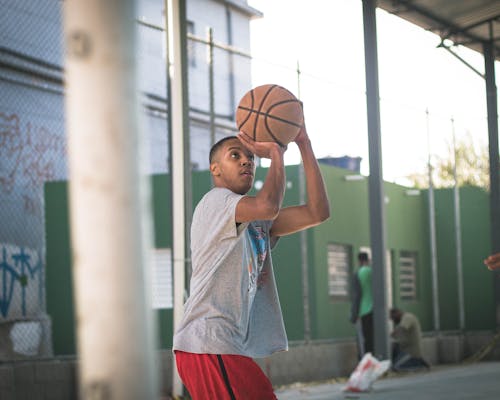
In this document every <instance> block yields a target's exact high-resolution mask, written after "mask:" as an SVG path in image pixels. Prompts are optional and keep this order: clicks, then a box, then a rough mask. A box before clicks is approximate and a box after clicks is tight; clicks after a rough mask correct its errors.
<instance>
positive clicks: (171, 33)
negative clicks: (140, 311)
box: [165, 0, 192, 397]
mask: <svg viewBox="0 0 500 400" xmlns="http://www.w3.org/2000/svg"><path fill="white" fill-rule="evenodd" d="M165 10H166V16H167V29H166V32H167V47H168V51H167V64H168V81H169V95H168V96H169V102H170V108H169V115H168V116H169V124H170V138H171V144H170V151H171V164H170V165H172V221H173V227H172V231H173V238H172V245H173V252H172V257H173V267H174V268H173V274H174V332H175V331H176V330H177V328H178V327H179V325H180V322H181V319H182V316H183V314H184V295H185V292H186V268H187V265H188V261H189V260H188V256H187V254H188V248H189V246H188V245H187V244H188V243H189V227H190V226H191V222H190V221H191V214H192V212H191V209H190V204H192V199H191V180H190V178H191V176H190V174H191V170H190V164H191V162H190V157H189V107H188V92H187V68H186V64H187V61H186V60H187V53H186V49H187V45H186V32H187V30H186V1H185V0H165ZM175 365H176V364H175V358H174V362H173V368H172V395H173V396H174V397H177V396H181V395H182V394H183V390H184V389H183V385H182V381H181V379H180V377H179V375H178V373H177V368H176V367H175Z"/></svg>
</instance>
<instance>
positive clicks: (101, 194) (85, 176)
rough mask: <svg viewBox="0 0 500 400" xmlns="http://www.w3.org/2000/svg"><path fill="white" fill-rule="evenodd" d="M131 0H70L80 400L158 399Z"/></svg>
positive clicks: (71, 156)
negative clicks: (103, 0)
mask: <svg viewBox="0 0 500 400" xmlns="http://www.w3.org/2000/svg"><path fill="white" fill-rule="evenodd" d="M135 6H136V5H135V1H133V0H109V1H105V2H102V1H99V0H87V1H76V0H67V1H65V2H64V8H65V10H64V11H65V13H64V24H65V26H64V28H65V40H66V50H67V52H66V54H67V58H66V62H65V66H66V117H67V118H66V123H67V130H68V149H69V164H70V165H69V170H70V212H71V236H72V247H73V249H72V251H73V262H74V266H73V271H74V274H73V276H74V285H75V296H76V313H77V329H78V334H77V338H78V355H79V360H80V366H79V381H80V385H79V386H80V396H79V397H80V398H82V399H111V398H112V399H125V400H127V399H130V400H132V399H134V400H135V399H156V398H158V393H157V375H156V372H155V371H156V370H157V369H156V365H155V362H154V349H155V348H156V346H155V345H154V340H153V338H154V326H153V318H152V308H151V298H150V291H149V290H147V289H146V287H149V284H150V282H149V281H148V274H147V268H146V265H148V263H147V254H148V252H149V251H148V250H149V249H150V247H151V240H150V239H151V233H152V231H151V229H150V228H151V224H150V222H151V219H150V218H151V215H150V212H149V209H148V206H149V190H148V189H149V188H148V186H147V185H146V183H147V181H146V179H145V177H144V176H141V173H140V171H141V170H143V169H142V168H140V165H139V161H142V160H143V157H142V155H141V154H140V149H141V146H142V143H141V138H142V137H143V135H142V134H141V133H140V123H139V122H140V121H139V116H140V111H139V100H138V93H139V92H138V84H137V82H138V78H137V65H136V59H137V38H136V23H135V16H136V9H135Z"/></svg>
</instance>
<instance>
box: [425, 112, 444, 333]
mask: <svg viewBox="0 0 500 400" xmlns="http://www.w3.org/2000/svg"><path fill="white" fill-rule="evenodd" d="M425 117H426V125H427V153H428V158H427V170H428V173H429V193H428V195H429V233H430V238H429V239H430V248H431V270H432V308H433V316H434V331H435V332H439V331H440V330H441V325H440V320H441V318H440V315H439V285H438V283H439V281H438V263H437V246H436V215H435V212H436V211H435V206H434V184H433V181H432V160H431V135H430V128H429V109H426V110H425Z"/></svg>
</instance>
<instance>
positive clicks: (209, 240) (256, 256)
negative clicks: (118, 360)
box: [173, 188, 288, 357]
mask: <svg viewBox="0 0 500 400" xmlns="http://www.w3.org/2000/svg"><path fill="white" fill-rule="evenodd" d="M242 197H243V196H242V195H239V194H236V193H233V192H231V191H230V190H229V189H225V188H214V189H212V190H211V191H210V192H208V193H207V194H206V195H205V196H204V197H203V198H202V199H201V201H200V203H199V204H198V205H197V206H196V209H195V211H194V214H193V220H192V225H191V260H192V265H193V274H192V276H191V286H190V289H191V294H190V296H189V298H188V300H187V302H186V304H185V309H184V317H183V319H182V321H181V323H180V327H179V329H178V330H177V332H176V333H175V335H174V345H173V350H181V351H186V352H190V353H200V354H203V353H205V354H239V355H245V356H248V357H266V356H268V355H270V354H272V353H275V352H277V351H283V350H287V349H288V342H287V338H286V332H285V327H284V324H283V317H282V315H281V308H280V304H279V299H278V293H277V290H276V283H275V280H274V272H273V266H272V261H271V251H270V250H271V242H270V237H269V229H270V227H271V224H272V221H253V222H250V223H243V224H240V225H239V226H237V225H236V222H235V211H236V205H237V204H238V201H240V199H241V198H242Z"/></svg>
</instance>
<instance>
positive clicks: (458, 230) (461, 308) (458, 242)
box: [451, 118, 465, 331]
mask: <svg viewBox="0 0 500 400" xmlns="http://www.w3.org/2000/svg"><path fill="white" fill-rule="evenodd" d="M451 128H452V135H453V154H454V162H453V179H454V181H455V185H454V187H453V206H454V216H455V246H456V248H455V251H456V258H457V290H458V316H459V324H460V330H461V331H463V330H464V329H465V301H464V276H463V266H462V264H463V260H462V227H461V223H460V221H461V217H460V188H459V184H458V178H457V162H458V159H457V145H456V139H455V121H454V119H453V118H452V119H451Z"/></svg>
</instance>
